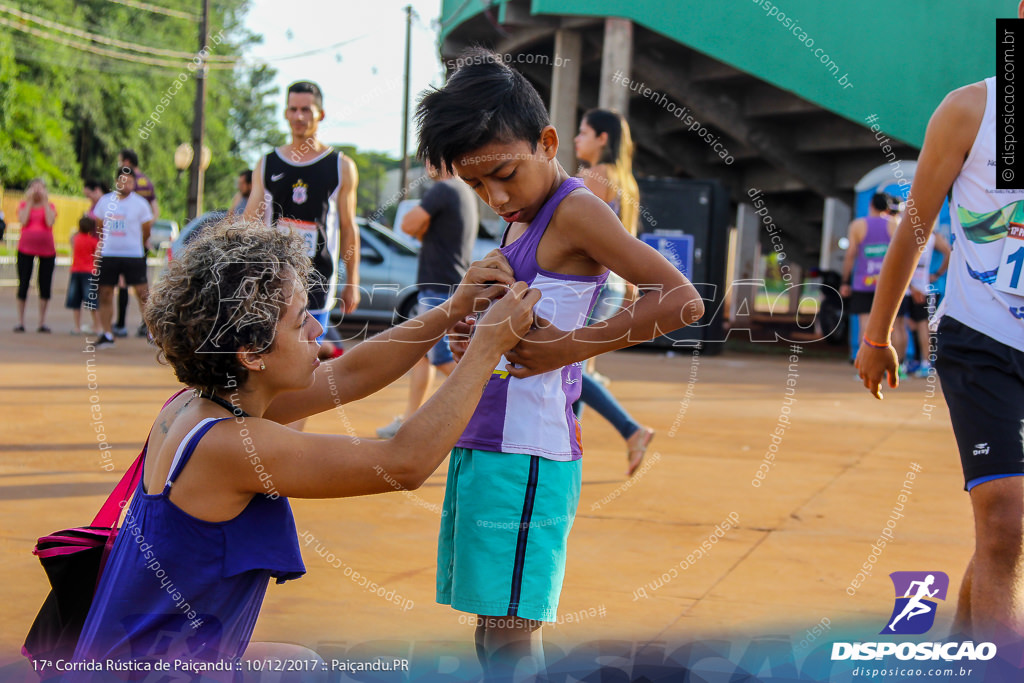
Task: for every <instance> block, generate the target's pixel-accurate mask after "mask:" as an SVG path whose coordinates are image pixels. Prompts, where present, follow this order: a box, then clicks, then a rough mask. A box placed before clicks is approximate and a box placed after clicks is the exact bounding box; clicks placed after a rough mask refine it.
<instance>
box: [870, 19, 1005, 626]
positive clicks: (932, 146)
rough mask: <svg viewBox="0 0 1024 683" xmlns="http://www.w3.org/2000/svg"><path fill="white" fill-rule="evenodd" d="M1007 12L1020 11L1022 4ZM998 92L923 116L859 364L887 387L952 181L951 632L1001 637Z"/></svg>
mask: <svg viewBox="0 0 1024 683" xmlns="http://www.w3.org/2000/svg"><path fill="white" fill-rule="evenodd" d="M1017 12H1018V16H1019V17H1020V18H1022V19H1024V1H1022V2H1021V3H1020V5H1019V6H1018V9H1017ZM996 95H997V93H996V92H995V79H994V78H989V79H987V80H985V81H980V82H978V83H973V84H971V85H968V86H964V87H962V88H959V89H958V90H954V91H953V92H951V93H949V95H947V96H946V98H945V99H944V100H943V101H942V103H941V104H940V105H939V107H938V109H936V110H935V113H934V114H933V116H932V118H931V121H930V122H929V123H928V130H927V132H926V134H925V139H924V146H923V147H922V148H921V156H920V159H919V160H918V166H917V173H916V175H915V177H914V182H913V186H912V187H911V191H910V198H909V199H908V201H907V212H906V214H905V216H904V218H903V220H902V221H901V223H900V225H899V228H898V229H897V232H896V234H895V235H894V236H893V240H892V244H891V245H890V247H889V251H888V252H887V254H886V257H885V263H884V265H883V267H882V273H881V276H880V280H879V283H878V288H877V291H876V294H875V301H874V306H873V307H872V309H871V318H870V320H869V321H868V325H867V328H866V330H865V332H864V341H863V343H862V345H861V347H860V351H859V353H858V354H857V367H858V368H859V369H860V376H861V378H862V379H863V380H864V386H865V387H867V388H868V389H869V390H870V391H871V393H872V394H874V395H875V396H876V397H877V398H881V397H882V394H881V391H880V389H881V382H882V379H883V377H885V376H886V375H888V383H889V386H890V387H893V388H895V387H896V386H897V384H898V381H897V379H896V362H897V361H896V357H895V354H894V352H893V349H892V346H891V344H890V340H889V337H888V331H889V329H890V327H891V325H892V321H893V318H894V317H895V316H896V310H897V307H898V306H899V303H900V300H901V299H902V298H903V293H904V292H905V291H906V289H907V285H908V284H909V283H910V281H911V276H912V275H913V273H914V270H915V266H916V265H917V263H918V258H919V254H920V251H921V249H922V248H924V246H925V244H926V243H927V240H928V237H929V234H930V233H931V230H932V226H933V225H934V223H935V218H936V216H937V215H938V212H939V210H940V208H941V206H942V201H943V199H944V198H945V196H946V193H947V192H949V191H950V190H951V191H952V194H951V202H950V204H951V205H950V213H951V216H952V222H953V225H952V227H953V253H952V257H951V259H950V265H949V280H948V284H947V287H946V298H945V299H944V300H943V303H942V306H941V307H940V309H939V312H938V314H937V316H936V317H937V318H941V322H940V323H939V325H938V353H937V356H938V360H937V362H936V369H937V370H938V374H939V379H940V380H941V382H942V388H943V393H944V395H945V398H946V403H947V405H948V407H949V413H950V418H951V422H952V425H953V433H954V434H955V436H956V441H957V446H958V449H959V451H960V458H961V461H962V464H963V469H964V480H965V487H964V488H965V489H966V490H968V491H969V492H970V497H971V506H972V507H973V510H974V518H975V529H976V534H977V539H976V546H975V552H974V556H973V557H972V559H971V562H970V564H969V565H968V567H967V571H966V573H965V575H964V580H963V584H962V585H961V588H960V597H959V604H958V606H957V614H956V620H955V622H954V624H953V632H954V634H958V635H959V634H964V635H966V636H968V637H971V638H974V639H975V640H978V639H981V640H989V641H994V642H996V643H997V644H1008V643H1009V642H1019V641H1020V640H1021V639H1022V638H1024V581H1022V580H1021V577H1022V576H1024V476H1021V475H1024V443H1022V441H1024V436H1022V432H1024V282H1021V281H1020V280H1022V279H1024V278H1021V277H1020V272H1019V267H1018V268H1016V269H1015V268H1014V266H1015V264H1016V262H1017V261H1019V260H1020V255H1019V254H1018V255H1017V256H1016V257H1015V256H1014V254H1016V252H1017V250H1018V249H1022V248H1024V244H1022V241H1021V240H1020V239H1017V238H1016V235H1017V232H1018V229H1017V222H1016V219H1017V217H1018V216H1022V217H1024V190H1001V189H997V188H996V132H997V127H996V124H997V104H998V102H997V96H996ZM1022 222H1024V220H1022ZM1015 259H1016V260H1015Z"/></svg>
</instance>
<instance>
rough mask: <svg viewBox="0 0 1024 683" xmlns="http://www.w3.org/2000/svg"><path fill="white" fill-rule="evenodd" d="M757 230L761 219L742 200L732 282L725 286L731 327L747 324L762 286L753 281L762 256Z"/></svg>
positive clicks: (751, 207) (738, 212)
mask: <svg viewBox="0 0 1024 683" xmlns="http://www.w3.org/2000/svg"><path fill="white" fill-rule="evenodd" d="M760 230H761V220H760V219H759V218H758V217H757V214H755V213H754V207H753V206H751V205H750V204H744V203H741V204H740V205H739V208H737V209H736V240H735V243H734V251H733V255H732V262H733V264H734V265H733V275H732V282H731V283H729V284H728V285H727V287H728V289H729V291H730V292H731V301H730V305H729V320H730V322H731V326H732V327H733V328H737V327H745V326H746V325H745V322H746V321H747V320H749V318H750V316H752V315H753V314H754V300H755V299H756V297H757V293H758V292H759V291H760V289H761V288H760V287H759V286H758V285H756V284H754V279H755V278H756V277H757V273H758V265H759V263H760V259H761V240H760V234H759V233H760ZM737 323H744V324H739V325H738V324H737Z"/></svg>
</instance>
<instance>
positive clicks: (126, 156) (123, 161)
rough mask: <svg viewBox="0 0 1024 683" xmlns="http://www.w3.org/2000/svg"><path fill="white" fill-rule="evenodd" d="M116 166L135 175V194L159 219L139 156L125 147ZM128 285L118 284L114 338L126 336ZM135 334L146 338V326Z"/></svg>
mask: <svg viewBox="0 0 1024 683" xmlns="http://www.w3.org/2000/svg"><path fill="white" fill-rule="evenodd" d="M117 161H118V166H119V167H120V168H126V167H127V168H130V169H132V173H134V174H135V194H137V195H138V196H139V197H142V198H143V199H145V200H146V201H147V202H149V209H150V211H151V212H152V214H153V220H156V219H157V218H159V217H160V205H159V203H158V202H157V201H156V187H155V186H154V185H153V181H152V180H150V179H149V176H147V175H146V174H145V173H143V172H142V170H141V169H139V155H138V154H136V153H135V150H134V149H131V148H129V147H126V148H124V149H122V150H121V153H120V155H119V156H118V159H117ZM146 248H147V247H146V245H143V249H146ZM127 315H128V283H127V282H125V280H124V278H123V277H122V278H121V279H120V281H119V282H118V287H117V322H116V323H114V336H116V337H127V336H128V323H127ZM136 334H137V335H138V336H139V337H145V336H146V324H145V323H142V324H140V325H139V329H138V330H136Z"/></svg>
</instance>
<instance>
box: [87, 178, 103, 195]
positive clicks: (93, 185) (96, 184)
mask: <svg viewBox="0 0 1024 683" xmlns="http://www.w3.org/2000/svg"><path fill="white" fill-rule="evenodd" d="M82 184H83V185H84V186H85V189H87V190H99V191H101V192H102V193H103V194H107V193H108V192H110V186H109V185H107V184H106V183H105V182H103V181H102V180H96V179H95V178H88V179H87V180H86V181H85V182H84V183H82Z"/></svg>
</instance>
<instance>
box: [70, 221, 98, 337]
mask: <svg viewBox="0 0 1024 683" xmlns="http://www.w3.org/2000/svg"><path fill="white" fill-rule="evenodd" d="M99 241H100V238H99V233H98V232H97V231H96V219H94V218H93V217H92V216H90V215H88V214H86V215H84V216H82V217H81V218H79V219H78V232H77V233H75V234H74V235H72V236H71V274H70V276H69V277H68V293H67V298H66V299H65V300H64V306H65V307H66V308H70V309H71V311H72V314H73V315H74V318H75V326H74V327H73V328H72V329H71V334H81V333H83V332H86V333H88V332H93V331H96V330H99V329H100V313H99V310H98V307H97V305H96V301H97V298H98V289H99V285H98V284H97V283H96V278H95V277H93V274H92V271H93V266H94V262H95V255H96V248H97V247H98V246H99ZM83 304H84V305H85V308H86V310H88V311H89V312H90V314H91V315H92V327H91V328H85V327H83V326H82V305H83Z"/></svg>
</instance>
